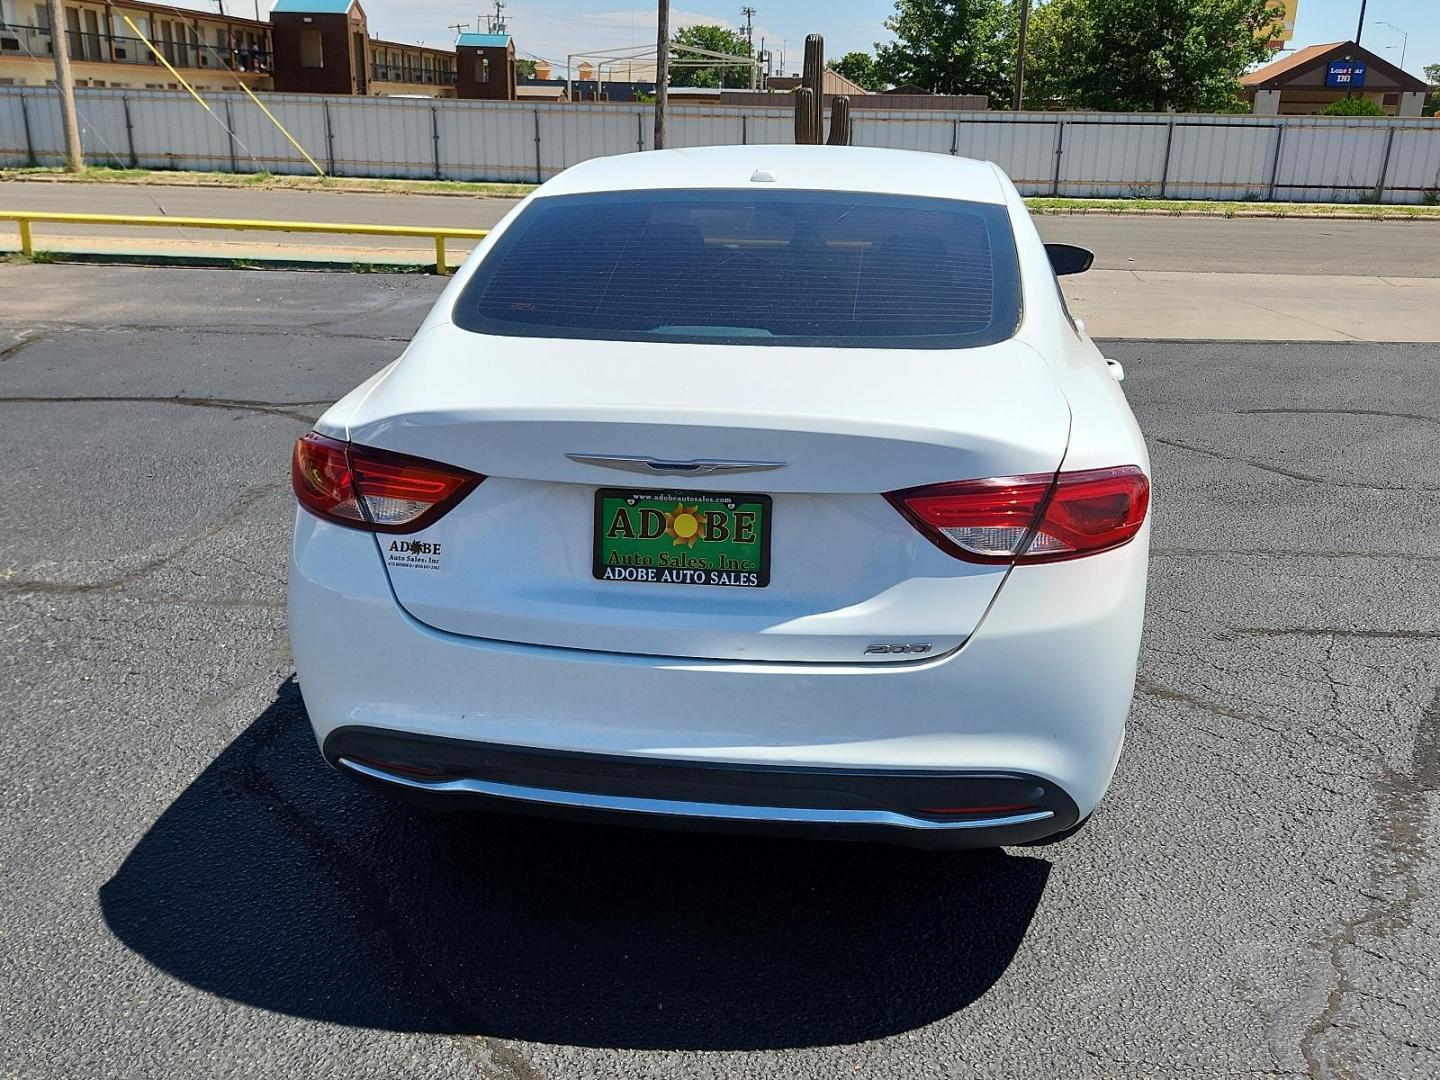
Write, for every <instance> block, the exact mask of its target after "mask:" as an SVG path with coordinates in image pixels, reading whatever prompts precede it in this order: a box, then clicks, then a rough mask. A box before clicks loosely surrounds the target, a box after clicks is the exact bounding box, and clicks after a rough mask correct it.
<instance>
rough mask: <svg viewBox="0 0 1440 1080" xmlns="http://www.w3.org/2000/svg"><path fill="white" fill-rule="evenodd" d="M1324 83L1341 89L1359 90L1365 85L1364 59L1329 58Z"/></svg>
mask: <svg viewBox="0 0 1440 1080" xmlns="http://www.w3.org/2000/svg"><path fill="white" fill-rule="evenodd" d="M1325 85H1326V86H1338V87H1340V89H1342V90H1359V89H1360V88H1361V87H1362V86H1364V85H1365V61H1364V60H1331V61H1330V69H1329V70H1328V71H1326V72H1325Z"/></svg>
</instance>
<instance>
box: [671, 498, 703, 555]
mask: <svg viewBox="0 0 1440 1080" xmlns="http://www.w3.org/2000/svg"><path fill="white" fill-rule="evenodd" d="M699 510H700V507H699V506H698V505H696V506H688V507H687V506H686V505H685V504H684V503H676V504H675V509H674V510H671V511H669V512H667V513H666V515H665V535H666V536H668V537H670V546H671V547H679V546H680V545H681V544H684V545H686V546H687V547H692V548H693V547H694V546H695V541H696V540H699V539H700V534H701V532H702V530H703V529H704V528H705V515H704V514H702V513H700V512H699Z"/></svg>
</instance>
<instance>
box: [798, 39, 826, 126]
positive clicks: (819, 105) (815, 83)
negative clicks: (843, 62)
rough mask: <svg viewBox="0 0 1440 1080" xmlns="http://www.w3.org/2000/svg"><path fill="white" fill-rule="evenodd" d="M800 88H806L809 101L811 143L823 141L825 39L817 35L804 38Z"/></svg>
mask: <svg viewBox="0 0 1440 1080" xmlns="http://www.w3.org/2000/svg"><path fill="white" fill-rule="evenodd" d="M801 85H802V86H808V87H809V88H810V93H811V94H812V95H813V96H812V97H811V99H810V115H811V118H812V119H811V121H810V134H811V135H812V138H811V139H810V141H811V142H812V143H817V144H818V143H820V142H823V141H824V139H825V39H824V38H823V37H821V36H820V35H819V34H807V35H806V36H805V73H804V75H803V81H802V83H801Z"/></svg>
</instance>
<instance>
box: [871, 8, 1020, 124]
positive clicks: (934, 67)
mask: <svg viewBox="0 0 1440 1080" xmlns="http://www.w3.org/2000/svg"><path fill="white" fill-rule="evenodd" d="M1019 20H1020V9H1019V7H1018V6H1017V5H1016V4H1015V3H1014V2H1013V0H895V13H894V14H893V15H891V16H890V18H888V19H886V20H885V29H887V30H889V31H890V32H891V33H892V34H894V35H895V40H894V41H893V42H888V43H885V44H880V45H877V46H876V58H875V66H876V71H877V74H878V75H879V76H880V77H881V78H882V79H885V80H887V81H889V82H892V83H895V84H896V85H897V86H898V85H900V84H902V83H914V84H915V85H916V86H920V87H923V88H924V89H926V90H929V91H931V92H932V93H936V94H984V95H985V96H986V97H988V98H989V99H990V104H991V106H992V107H994V108H1007V107H1008V106H1009V104H1010V92H1011V84H1012V81H1013V80H1014V77H1015V43H1016V39H1017V37H1018V36H1019Z"/></svg>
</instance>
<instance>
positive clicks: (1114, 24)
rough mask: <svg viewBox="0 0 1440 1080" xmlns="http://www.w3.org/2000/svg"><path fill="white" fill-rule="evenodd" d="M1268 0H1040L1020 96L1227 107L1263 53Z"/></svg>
mask: <svg viewBox="0 0 1440 1080" xmlns="http://www.w3.org/2000/svg"><path fill="white" fill-rule="evenodd" d="M1281 14H1282V11H1281V8H1280V7H1279V6H1278V5H1277V4H1276V0H1146V2H1144V3H1136V2H1135V0H1047V2H1046V3H1045V4H1043V5H1042V6H1041V7H1040V8H1038V9H1037V10H1036V12H1035V15H1034V16H1033V17H1032V20H1031V24H1030V27H1031V29H1030V48H1029V51H1028V56H1029V58H1030V62H1029V68H1028V70H1029V72H1030V74H1029V75H1028V76H1027V79H1026V86H1027V90H1026V95H1025V96H1026V98H1027V99H1030V100H1039V99H1049V100H1052V101H1055V102H1058V103H1061V104H1064V105H1066V106H1068V107H1070V108H1079V109H1101V110H1106V111H1112V112H1143V111H1154V112H1164V111H1165V110H1167V109H1175V110H1176V111H1179V112H1234V111H1236V110H1237V109H1240V108H1243V106H1242V104H1241V103H1240V96H1239V91H1240V86H1239V82H1240V76H1241V75H1242V74H1244V72H1245V70H1246V69H1247V68H1249V67H1251V66H1253V65H1254V64H1256V63H1259V62H1260V61H1261V60H1265V59H1268V58H1269V57H1270V55H1271V53H1270V50H1269V48H1268V47H1267V44H1266V43H1267V42H1268V41H1270V40H1271V39H1272V38H1273V37H1274V35H1275V33H1276V32H1277V25H1276V24H1278V23H1279V22H1280V21H1281Z"/></svg>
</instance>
